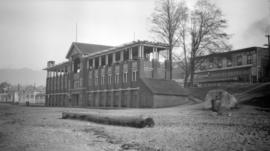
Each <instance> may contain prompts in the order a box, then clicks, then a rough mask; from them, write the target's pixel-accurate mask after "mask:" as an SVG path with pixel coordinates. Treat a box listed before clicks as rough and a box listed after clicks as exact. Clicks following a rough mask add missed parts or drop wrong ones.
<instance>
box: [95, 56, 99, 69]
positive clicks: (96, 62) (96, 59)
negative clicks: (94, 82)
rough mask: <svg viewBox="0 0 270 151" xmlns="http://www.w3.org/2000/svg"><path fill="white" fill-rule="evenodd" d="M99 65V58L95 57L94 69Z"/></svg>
mask: <svg viewBox="0 0 270 151" xmlns="http://www.w3.org/2000/svg"><path fill="white" fill-rule="evenodd" d="M98 66H99V58H95V69H98Z"/></svg>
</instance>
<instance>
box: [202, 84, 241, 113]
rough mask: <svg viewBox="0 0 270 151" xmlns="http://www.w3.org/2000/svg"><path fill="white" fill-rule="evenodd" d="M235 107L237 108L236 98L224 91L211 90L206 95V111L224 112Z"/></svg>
mask: <svg viewBox="0 0 270 151" xmlns="http://www.w3.org/2000/svg"><path fill="white" fill-rule="evenodd" d="M235 107H237V100H236V98H235V97H234V96H233V95H232V94H230V93H228V92H227V91H225V90H223V89H214V90H210V91H208V93H207V94H206V97H205V103H204V108H205V109H212V111H214V112H222V111H224V110H228V109H232V108H235Z"/></svg>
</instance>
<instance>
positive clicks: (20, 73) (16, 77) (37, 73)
mask: <svg viewBox="0 0 270 151" xmlns="http://www.w3.org/2000/svg"><path fill="white" fill-rule="evenodd" d="M45 79H46V71H42V70H32V69H29V68H22V69H0V82H4V81H6V82H8V83H11V84H13V85H16V84H21V85H31V84H35V85H45V82H46V81H45Z"/></svg>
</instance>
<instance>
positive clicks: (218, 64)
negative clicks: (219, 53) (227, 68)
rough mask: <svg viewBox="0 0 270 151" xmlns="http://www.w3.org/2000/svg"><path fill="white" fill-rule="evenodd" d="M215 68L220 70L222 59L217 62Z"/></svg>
mask: <svg viewBox="0 0 270 151" xmlns="http://www.w3.org/2000/svg"><path fill="white" fill-rule="evenodd" d="M217 67H218V68H222V59H220V60H218V63H217Z"/></svg>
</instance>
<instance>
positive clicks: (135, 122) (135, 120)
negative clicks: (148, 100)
mask: <svg viewBox="0 0 270 151" xmlns="http://www.w3.org/2000/svg"><path fill="white" fill-rule="evenodd" d="M62 119H78V120H84V121H90V122H95V123H101V124H108V125H121V126H130V127H137V128H144V127H153V126H154V125H155V123H154V120H153V119H152V118H151V117H144V116H113V115H101V114H93V113H92V114H90V113H87V114H86V113H71V112H62Z"/></svg>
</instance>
